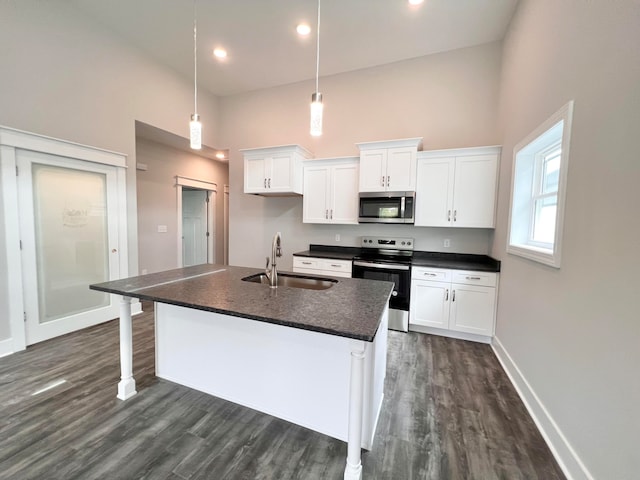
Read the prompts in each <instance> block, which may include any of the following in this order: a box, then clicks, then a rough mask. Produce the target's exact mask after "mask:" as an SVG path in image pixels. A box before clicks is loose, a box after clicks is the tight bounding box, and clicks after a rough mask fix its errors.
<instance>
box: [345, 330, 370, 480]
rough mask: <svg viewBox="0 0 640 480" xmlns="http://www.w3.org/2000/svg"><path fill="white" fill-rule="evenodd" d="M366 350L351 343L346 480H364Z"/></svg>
mask: <svg viewBox="0 0 640 480" xmlns="http://www.w3.org/2000/svg"><path fill="white" fill-rule="evenodd" d="M364 349H365V343H364V342H362V341H353V342H351V381H350V384H349V437H348V443H347V466H346V468H345V469H344V480H361V479H362V462H361V461H360V449H361V446H362V410H363V408H362V400H363V391H364Z"/></svg>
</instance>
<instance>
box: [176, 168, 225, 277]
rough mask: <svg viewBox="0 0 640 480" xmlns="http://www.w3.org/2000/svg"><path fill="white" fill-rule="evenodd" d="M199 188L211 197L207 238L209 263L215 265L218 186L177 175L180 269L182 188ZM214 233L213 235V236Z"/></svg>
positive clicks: (179, 254)
mask: <svg viewBox="0 0 640 480" xmlns="http://www.w3.org/2000/svg"><path fill="white" fill-rule="evenodd" d="M183 187H189V188H197V189H198V190H205V191H207V192H208V196H209V208H208V209H207V210H208V211H207V221H208V223H209V233H210V234H209V237H208V238H207V263H214V262H213V258H214V257H215V252H216V236H217V234H218V231H217V229H216V223H215V222H216V194H217V192H218V185H217V184H216V183H213V182H207V181H205V180H197V179H195V178H189V177H182V176H180V175H176V204H177V208H176V213H177V227H178V228H176V231H177V234H178V239H177V240H178V252H177V253H178V268H182V267H183V262H182V188H183ZM211 232H213V235H211Z"/></svg>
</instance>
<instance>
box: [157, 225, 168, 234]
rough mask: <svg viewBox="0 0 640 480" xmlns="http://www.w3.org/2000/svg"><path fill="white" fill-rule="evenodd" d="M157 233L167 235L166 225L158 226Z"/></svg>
mask: <svg viewBox="0 0 640 480" xmlns="http://www.w3.org/2000/svg"><path fill="white" fill-rule="evenodd" d="M158 233H167V226H166V225H158Z"/></svg>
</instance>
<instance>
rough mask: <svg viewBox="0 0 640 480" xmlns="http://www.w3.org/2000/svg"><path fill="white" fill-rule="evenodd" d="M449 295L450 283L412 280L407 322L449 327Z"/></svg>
mask: <svg viewBox="0 0 640 480" xmlns="http://www.w3.org/2000/svg"><path fill="white" fill-rule="evenodd" d="M450 297H451V284H450V283H445V282H425V281H421V280H414V281H412V282H411V306H410V309H409V310H410V311H409V322H410V323H414V324H416V325H424V326H427V327H436V328H449V299H450Z"/></svg>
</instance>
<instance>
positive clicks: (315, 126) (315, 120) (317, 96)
mask: <svg viewBox="0 0 640 480" xmlns="http://www.w3.org/2000/svg"><path fill="white" fill-rule="evenodd" d="M322 110H323V105H322V94H321V93H320V92H316V93H314V94H312V95H311V132H310V133H311V135H313V136H314V137H318V136H320V135H322Z"/></svg>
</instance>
